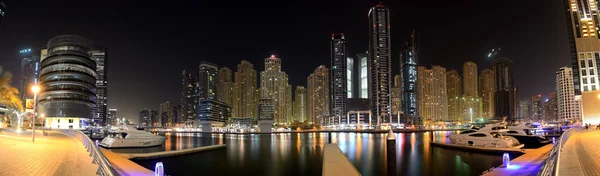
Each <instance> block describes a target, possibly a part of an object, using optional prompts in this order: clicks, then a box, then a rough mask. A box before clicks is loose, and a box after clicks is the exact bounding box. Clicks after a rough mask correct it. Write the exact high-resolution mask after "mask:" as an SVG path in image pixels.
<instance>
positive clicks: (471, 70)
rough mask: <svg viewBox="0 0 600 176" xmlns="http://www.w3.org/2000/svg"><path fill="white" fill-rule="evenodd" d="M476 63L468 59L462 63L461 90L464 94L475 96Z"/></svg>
mask: <svg viewBox="0 0 600 176" xmlns="http://www.w3.org/2000/svg"><path fill="white" fill-rule="evenodd" d="M477 87H478V86H477V64H475V63H473V62H471V61H469V62H465V63H464V64H463V91H464V95H465V96H472V97H477V96H479V91H478V89H477Z"/></svg>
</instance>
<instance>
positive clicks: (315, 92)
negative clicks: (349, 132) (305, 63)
mask: <svg viewBox="0 0 600 176" xmlns="http://www.w3.org/2000/svg"><path fill="white" fill-rule="evenodd" d="M307 82H308V89H307V92H308V93H307V94H308V103H307V104H308V122H309V123H315V124H323V122H324V121H329V120H328V119H325V118H328V117H329V71H328V69H327V67H325V66H324V65H321V66H319V67H317V69H315V71H314V72H313V73H312V74H310V76H308V79H307ZM338 120H339V119H338ZM324 125H330V124H324Z"/></svg>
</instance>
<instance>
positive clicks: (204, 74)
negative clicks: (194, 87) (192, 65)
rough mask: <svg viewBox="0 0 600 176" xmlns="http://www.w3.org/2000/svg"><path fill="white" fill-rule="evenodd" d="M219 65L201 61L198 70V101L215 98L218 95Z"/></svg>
mask: <svg viewBox="0 0 600 176" xmlns="http://www.w3.org/2000/svg"><path fill="white" fill-rule="evenodd" d="M217 70H218V68H217V65H215V64H213V63H210V62H204V61H202V62H200V66H199V72H198V101H202V100H215V99H216V98H217V97H216V95H217Z"/></svg>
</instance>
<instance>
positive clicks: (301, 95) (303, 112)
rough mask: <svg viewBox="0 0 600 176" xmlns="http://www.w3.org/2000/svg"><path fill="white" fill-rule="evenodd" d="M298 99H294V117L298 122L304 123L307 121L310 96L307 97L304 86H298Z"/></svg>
mask: <svg viewBox="0 0 600 176" xmlns="http://www.w3.org/2000/svg"><path fill="white" fill-rule="evenodd" d="M295 93H296V98H294V102H295V104H294V117H296V120H298V122H304V121H306V120H307V113H308V112H307V109H306V108H307V107H308V99H307V98H308V96H307V95H306V93H307V92H306V89H305V88H304V87H302V86H296V92H295Z"/></svg>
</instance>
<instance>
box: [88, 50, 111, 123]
mask: <svg viewBox="0 0 600 176" xmlns="http://www.w3.org/2000/svg"><path fill="white" fill-rule="evenodd" d="M90 54H91V59H92V60H94V61H96V73H98V78H97V79H96V108H95V109H94V110H93V115H92V117H93V120H94V121H96V122H100V123H103V122H106V117H107V114H106V112H107V110H108V105H107V103H108V48H104V47H96V49H94V50H92V51H90Z"/></svg>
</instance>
